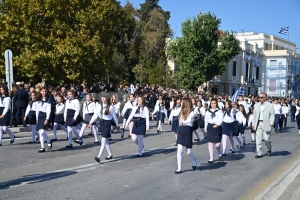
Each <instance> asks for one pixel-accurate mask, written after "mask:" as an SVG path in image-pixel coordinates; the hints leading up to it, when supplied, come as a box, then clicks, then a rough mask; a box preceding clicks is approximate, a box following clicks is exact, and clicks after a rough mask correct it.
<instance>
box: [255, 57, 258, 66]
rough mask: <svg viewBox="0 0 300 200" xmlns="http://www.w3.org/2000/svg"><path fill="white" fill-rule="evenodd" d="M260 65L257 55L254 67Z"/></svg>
mask: <svg viewBox="0 0 300 200" xmlns="http://www.w3.org/2000/svg"><path fill="white" fill-rule="evenodd" d="M257 66H258V60H257V55H256V58H255V61H254V67H257Z"/></svg>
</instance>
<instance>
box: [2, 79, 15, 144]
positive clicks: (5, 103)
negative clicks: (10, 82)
mask: <svg viewBox="0 0 300 200" xmlns="http://www.w3.org/2000/svg"><path fill="white" fill-rule="evenodd" d="M0 95H1V98H0V113H1V115H0V146H2V135H3V132H5V133H7V134H8V135H9V136H10V144H12V143H14V141H15V136H14V134H13V133H12V131H11V130H10V129H9V128H8V126H9V125H10V116H11V111H10V106H11V99H10V97H9V95H8V88H7V86H6V85H3V84H1V85H0Z"/></svg>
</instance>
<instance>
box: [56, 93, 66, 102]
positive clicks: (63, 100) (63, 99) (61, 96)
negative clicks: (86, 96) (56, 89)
mask: <svg viewBox="0 0 300 200" xmlns="http://www.w3.org/2000/svg"><path fill="white" fill-rule="evenodd" d="M58 97H60V98H61V99H62V102H63V103H65V98H64V97H63V95H61V94H58V95H56V98H58Z"/></svg>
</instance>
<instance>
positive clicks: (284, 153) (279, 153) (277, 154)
mask: <svg viewBox="0 0 300 200" xmlns="http://www.w3.org/2000/svg"><path fill="white" fill-rule="evenodd" d="M290 154H291V152H289V151H274V152H272V154H271V157H274V156H287V155H290Z"/></svg>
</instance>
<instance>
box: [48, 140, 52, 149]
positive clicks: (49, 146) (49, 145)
mask: <svg viewBox="0 0 300 200" xmlns="http://www.w3.org/2000/svg"><path fill="white" fill-rule="evenodd" d="M51 149H52V141H50V143H48V150H51Z"/></svg>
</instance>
